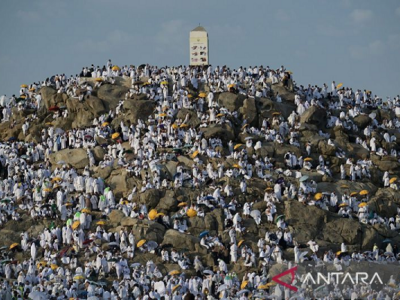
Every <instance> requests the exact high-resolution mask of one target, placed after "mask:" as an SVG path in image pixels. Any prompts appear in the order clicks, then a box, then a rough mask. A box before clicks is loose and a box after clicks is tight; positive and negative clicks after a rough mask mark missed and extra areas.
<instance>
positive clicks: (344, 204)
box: [339, 203, 349, 207]
mask: <svg viewBox="0 0 400 300" xmlns="http://www.w3.org/2000/svg"><path fill="white" fill-rule="evenodd" d="M346 206H349V205H348V204H347V203H342V204H340V205H339V207H346Z"/></svg>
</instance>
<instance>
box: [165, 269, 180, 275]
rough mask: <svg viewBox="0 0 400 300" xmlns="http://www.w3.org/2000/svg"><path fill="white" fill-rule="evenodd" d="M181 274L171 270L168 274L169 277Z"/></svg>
mask: <svg viewBox="0 0 400 300" xmlns="http://www.w3.org/2000/svg"><path fill="white" fill-rule="evenodd" d="M180 273H181V272H179V271H178V270H172V271H171V272H169V273H168V274H169V275H179V274H180Z"/></svg>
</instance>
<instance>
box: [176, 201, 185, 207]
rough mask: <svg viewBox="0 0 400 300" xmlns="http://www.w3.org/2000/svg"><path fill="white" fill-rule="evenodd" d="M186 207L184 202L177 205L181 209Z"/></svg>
mask: <svg viewBox="0 0 400 300" xmlns="http://www.w3.org/2000/svg"><path fill="white" fill-rule="evenodd" d="M186 205H187V203H186V202H181V203H179V204H178V207H183V206H186Z"/></svg>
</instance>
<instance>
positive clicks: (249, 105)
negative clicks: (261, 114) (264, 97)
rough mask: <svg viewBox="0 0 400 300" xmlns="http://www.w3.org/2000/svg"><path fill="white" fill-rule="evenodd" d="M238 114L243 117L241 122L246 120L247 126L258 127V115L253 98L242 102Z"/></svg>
mask: <svg viewBox="0 0 400 300" xmlns="http://www.w3.org/2000/svg"><path fill="white" fill-rule="evenodd" d="M240 113H241V114H242V115H243V120H247V123H248V124H249V125H252V126H258V113H257V108H256V100H255V99H254V98H248V99H246V100H244V101H243V106H242V107H241V108H240Z"/></svg>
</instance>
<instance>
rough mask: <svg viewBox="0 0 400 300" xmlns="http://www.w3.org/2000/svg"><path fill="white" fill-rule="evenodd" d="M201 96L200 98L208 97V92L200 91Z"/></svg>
mask: <svg viewBox="0 0 400 300" xmlns="http://www.w3.org/2000/svg"><path fill="white" fill-rule="evenodd" d="M199 97H200V98H204V97H207V94H206V93H200V94H199Z"/></svg>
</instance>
